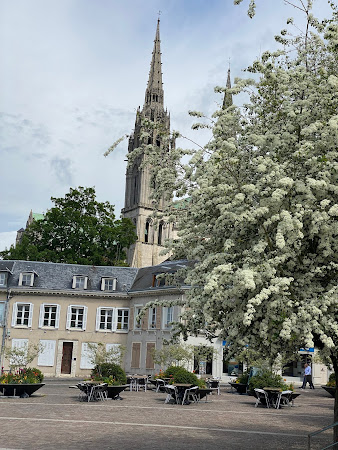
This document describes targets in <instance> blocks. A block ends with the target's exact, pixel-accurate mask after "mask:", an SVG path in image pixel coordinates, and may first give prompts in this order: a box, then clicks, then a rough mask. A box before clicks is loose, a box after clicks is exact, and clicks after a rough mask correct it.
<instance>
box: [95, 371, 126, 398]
mask: <svg viewBox="0 0 338 450" xmlns="http://www.w3.org/2000/svg"><path fill="white" fill-rule="evenodd" d="M91 380H93V381H98V382H100V383H107V384H108V387H107V391H108V397H109V398H116V397H118V396H119V394H120V392H122V391H124V390H125V389H126V387H128V385H127V376H126V373H125V371H124V370H123V369H122V367H121V366H119V365H118V364H115V363H102V364H100V366H97V365H96V366H95V367H94V369H93V370H92V375H91Z"/></svg>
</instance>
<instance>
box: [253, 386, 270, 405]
mask: <svg viewBox="0 0 338 450" xmlns="http://www.w3.org/2000/svg"><path fill="white" fill-rule="evenodd" d="M254 392H255V397H256V399H257V401H256V403H255V408H257V406H258V405H259V404H261V405H264V406H266V407H267V408H270V402H269V398H268V395H267V393H266V392H265V391H264V389H257V388H256V389H254ZM262 400H263V401H262Z"/></svg>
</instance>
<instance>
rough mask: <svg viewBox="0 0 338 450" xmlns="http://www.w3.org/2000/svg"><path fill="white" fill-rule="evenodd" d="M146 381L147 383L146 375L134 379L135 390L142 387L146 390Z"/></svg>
mask: <svg viewBox="0 0 338 450" xmlns="http://www.w3.org/2000/svg"><path fill="white" fill-rule="evenodd" d="M147 383H148V377H145V378H138V379H136V391H139V390H140V389H144V392H146V391H147Z"/></svg>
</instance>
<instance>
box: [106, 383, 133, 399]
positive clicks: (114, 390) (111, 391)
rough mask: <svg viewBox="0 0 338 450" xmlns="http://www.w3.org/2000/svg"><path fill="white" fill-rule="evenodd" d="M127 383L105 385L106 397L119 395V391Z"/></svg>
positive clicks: (122, 389)
mask: <svg viewBox="0 0 338 450" xmlns="http://www.w3.org/2000/svg"><path fill="white" fill-rule="evenodd" d="M127 387H129V384H124V385H122V386H107V393H108V398H112V399H115V398H117V397H119V394H120V392H122V391H124V390H125V389H126V388H127Z"/></svg>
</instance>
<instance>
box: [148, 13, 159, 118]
mask: <svg viewBox="0 0 338 450" xmlns="http://www.w3.org/2000/svg"><path fill="white" fill-rule="evenodd" d="M162 84H163V83H162V62H161V40H160V19H158V20H157V28H156V34H155V40H154V49H153V53H152V58H151V63H150V72H149V79H148V84H147V89H146V93H145V99H144V109H146V108H147V107H151V106H153V107H155V106H157V107H159V106H160V107H162V108H163V87H162Z"/></svg>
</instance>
